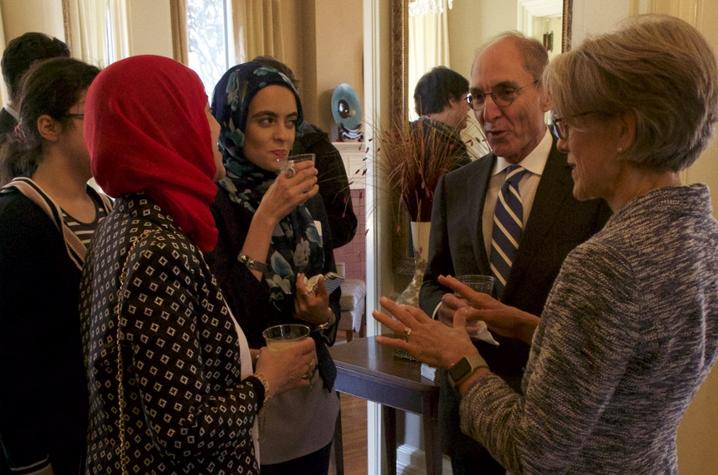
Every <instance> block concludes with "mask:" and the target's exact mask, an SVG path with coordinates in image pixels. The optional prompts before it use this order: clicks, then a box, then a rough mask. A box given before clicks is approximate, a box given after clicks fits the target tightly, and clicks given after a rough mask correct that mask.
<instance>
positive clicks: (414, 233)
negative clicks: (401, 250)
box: [396, 221, 431, 307]
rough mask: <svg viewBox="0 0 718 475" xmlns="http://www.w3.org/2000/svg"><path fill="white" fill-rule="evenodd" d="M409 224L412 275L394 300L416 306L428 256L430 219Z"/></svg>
mask: <svg viewBox="0 0 718 475" xmlns="http://www.w3.org/2000/svg"><path fill="white" fill-rule="evenodd" d="M410 226H411V243H412V246H413V248H414V275H413V276H412V278H411V282H409V285H407V287H406V288H405V289H404V291H403V292H402V293H401V294H399V296H398V297H397V299H396V302H397V303H400V304H406V305H414V306H417V307H418V306H419V292H420V291H421V284H422V282H423V281H424V271H425V270H426V261H427V260H428V258H429V232H430V231H431V221H412V222H411V225H410Z"/></svg>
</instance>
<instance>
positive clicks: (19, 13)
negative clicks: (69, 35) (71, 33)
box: [0, 0, 65, 43]
mask: <svg viewBox="0 0 718 475" xmlns="http://www.w3.org/2000/svg"><path fill="white" fill-rule="evenodd" d="M0 6H2V21H3V28H4V29H5V42H6V43H7V42H8V41H10V40H11V39H13V38H15V37H17V36H20V35H22V34H23V33H26V32H28V31H38V32H41V33H45V34H48V35H51V36H54V37H56V38H59V39H61V40H63V41H64V40H65V30H64V27H63V20H62V0H2V1H0Z"/></svg>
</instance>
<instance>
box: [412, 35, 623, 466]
mask: <svg viewBox="0 0 718 475" xmlns="http://www.w3.org/2000/svg"><path fill="white" fill-rule="evenodd" d="M547 63H548V57H547V54H546V51H545V49H544V48H543V46H542V45H541V44H540V43H539V42H538V41H535V40H533V39H527V38H525V37H523V36H522V35H520V34H517V33H507V34H504V35H501V36H499V37H498V38H496V39H495V40H493V41H491V42H490V43H488V44H487V45H485V46H484V47H483V48H482V49H481V50H479V52H478V53H477V56H476V58H475V60H474V64H473V66H472V72H471V90H470V92H471V97H470V101H471V107H472V108H473V109H474V112H475V114H476V116H477V118H478V120H479V122H480V123H481V125H482V126H483V128H484V131H485V133H486V136H487V139H488V143H489V145H490V146H491V148H492V150H493V152H492V153H490V154H488V155H486V156H484V157H482V158H481V159H479V160H477V161H475V162H473V163H471V164H469V165H466V166H464V167H462V168H460V169H458V170H456V171H454V172H451V173H449V174H447V175H446V176H444V177H443V178H442V180H441V181H440V182H439V185H438V186H437V189H436V193H435V196H434V205H433V210H432V216H431V221H432V225H431V237H430V243H429V262H428V266H427V271H426V275H425V277H424V283H423V286H422V289H421V297H420V302H421V307H422V309H423V310H424V311H425V312H427V313H428V314H430V315H432V314H433V315H435V317H436V318H439V319H441V320H442V321H444V322H445V323H447V324H449V325H450V324H451V322H452V321H453V314H454V312H455V311H456V310H457V309H458V308H460V307H461V306H463V305H466V303H465V302H464V301H463V300H461V299H459V298H458V297H456V296H454V295H453V294H451V293H449V292H447V289H446V288H444V287H442V286H441V285H440V284H439V283H438V282H437V278H438V276H439V275H449V274H450V275H456V276H458V275H462V274H484V275H493V276H494V277H495V279H496V281H497V285H496V289H495V290H496V293H497V296H498V297H499V298H500V299H501V301H503V302H505V303H507V304H509V305H512V306H515V307H518V308H520V309H522V310H525V311H527V312H530V313H532V314H534V315H540V314H541V310H542V309H543V306H544V302H545V300H546V297H547V295H548V292H549V290H550V289H551V286H552V284H553V281H554V279H555V277H556V275H557V274H558V271H559V268H560V267H561V264H562V262H563V260H564V258H565V257H566V255H567V254H568V252H569V251H571V249H573V248H574V247H575V246H576V245H578V244H580V243H581V242H583V241H585V240H586V239H588V238H589V237H590V236H591V235H592V234H593V233H595V232H596V231H597V230H599V229H600V228H601V227H602V226H603V224H604V222H605V220H606V219H607V218H608V215H609V211H608V207H607V206H606V205H605V204H604V203H603V202H599V201H587V202H578V201H576V200H575V199H574V198H573V196H572V193H571V192H572V188H573V181H572V179H571V171H570V169H569V168H568V166H567V164H566V156H565V155H564V154H563V153H561V152H560V151H558V150H557V149H556V144H555V142H554V141H553V140H552V138H551V134H550V133H549V132H548V130H547V128H546V125H545V123H544V114H545V112H546V111H547V110H548V109H549V104H548V100H547V98H546V95H545V94H544V91H543V90H542V85H541V75H542V73H543V69H544V67H545V66H546V64H547ZM510 165H518V166H519V167H520V168H519V170H520V171H521V172H522V175H521V178H520V181H518V184H517V186H518V194H519V195H520V201H521V203H522V213H523V216H522V217H519V221H520V222H522V227H523V230H522V231H521V233H520V237H517V239H516V241H517V244H518V248H517V249H516V250H515V254H514V255H513V256H512V257H511V258H509V259H507V258H506V256H505V255H503V258H504V261H509V262H508V269H509V270H508V271H507V270H506V268H505V267H504V268H501V267H500V265H499V267H497V265H496V264H494V263H495V260H494V259H495V256H497V255H500V254H501V253H500V252H498V251H497V249H493V247H495V246H497V242H496V241H497V239H496V234H495V231H494V227H495V226H497V225H498V224H499V223H496V219H495V212H496V211H497V201H500V197H499V195H501V193H502V191H501V190H502V185H504V182H505V181H506V180H507V175H508V172H507V167H509V166H510ZM520 213H521V212H520ZM520 213H519V214H520ZM492 236H493V239H492ZM492 241H493V242H492ZM505 264H506V262H504V265H505ZM495 338H496V339H497V340H498V341H499V343H500V345H499V346H492V345H491V344H489V343H485V342H483V341H476V345H477V347H478V348H479V349H480V351H481V355H482V356H484V358H485V359H486V361H487V363H488V364H489V366H490V368H491V370H492V371H493V372H495V373H496V374H498V375H499V376H501V377H502V378H504V379H505V380H506V381H507V382H508V383H509V384H510V385H511V386H512V387H514V388H515V389H520V382H521V376H522V373H523V368H524V365H525V364H526V361H527V358H528V353H529V347H528V346H527V345H525V344H523V343H521V342H518V341H516V340H510V339H506V338H501V337H498V336H495ZM439 380H440V383H441V397H440V403H439V417H440V424H441V426H442V442H443V446H444V450H445V451H446V452H447V453H448V454H449V455H450V456H451V459H452V468H453V472H454V474H455V475H460V474H465V473H471V474H477V473H479V474H486V473H489V474H494V473H496V474H499V473H500V474H503V473H505V470H504V469H503V467H501V466H500V465H499V464H498V463H497V462H496V461H494V460H493V459H492V458H491V456H490V455H489V454H488V452H487V451H486V450H485V449H484V448H483V447H481V446H480V445H479V444H478V443H477V442H475V441H473V440H472V439H470V438H469V437H467V436H465V435H463V434H462V433H461V432H460V428H459V413H458V407H459V398H458V395H457V393H456V392H454V390H453V388H452V387H451V386H450V385H449V382H448V379H447V373H446V371H440V372H439Z"/></svg>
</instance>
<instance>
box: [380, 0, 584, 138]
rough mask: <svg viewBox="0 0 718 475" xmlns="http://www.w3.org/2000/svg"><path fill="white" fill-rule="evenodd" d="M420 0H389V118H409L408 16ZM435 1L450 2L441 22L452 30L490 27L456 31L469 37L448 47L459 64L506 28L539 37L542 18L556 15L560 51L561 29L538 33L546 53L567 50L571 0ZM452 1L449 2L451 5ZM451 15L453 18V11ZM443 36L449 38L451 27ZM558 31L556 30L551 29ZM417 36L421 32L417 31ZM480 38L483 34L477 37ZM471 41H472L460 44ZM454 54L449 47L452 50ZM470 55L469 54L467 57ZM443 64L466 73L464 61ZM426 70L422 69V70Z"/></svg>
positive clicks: (569, 38) (549, 28)
mask: <svg viewBox="0 0 718 475" xmlns="http://www.w3.org/2000/svg"><path fill="white" fill-rule="evenodd" d="M415 1H418V2H419V3H424V2H422V1H421V0H391V72H392V74H391V78H392V79H391V81H392V84H391V91H392V95H391V108H392V118H391V119H392V123H395V124H400V123H405V122H406V121H408V120H409V99H410V98H411V96H412V95H413V90H411V89H413V86H412V85H410V84H409V69H410V64H409V61H410V60H409V38H410V34H411V32H410V31H409V30H410V21H409V9H410V3H414V2H415ZM426 3H427V4H428V3H436V4H438V5H442V4H443V5H446V6H449V8H450V10H449V12H448V16H449V21H448V22H445V25H444V26H445V27H447V28H448V29H449V30H451V28H452V27H461V26H464V27H466V28H468V29H471V28H474V26H475V28H476V29H477V30H478V29H481V28H482V27H486V28H485V29H487V30H488V29H489V28H490V29H491V33H490V34H488V35H485V37H482V36H481V35H475V34H472V35H466V34H462V35H457V36H459V37H460V38H473V39H471V40H463V41H461V42H460V43H461V44H455V43H451V48H452V51H453V50H456V51H457V53H459V54H458V56H461V60H460V61H459V64H464V63H468V62H470V61H471V60H472V59H473V51H474V50H475V49H476V48H478V47H479V46H480V45H481V44H482V43H483V42H484V41H486V40H488V39H489V38H491V37H493V36H495V35H496V34H497V33H500V32H502V31H507V30H517V29H518V30H520V31H522V32H524V34H527V35H528V36H534V37H537V34H533V35H532V33H538V34H540V30H541V29H542V28H544V27H543V26H542V24H541V21H543V20H542V19H545V21H546V22H549V21H554V20H558V18H559V16H560V22H561V23H560V35H561V38H560V45H561V48H560V51H559V49H558V48H557V47H556V46H558V43H559V42H558V41H554V39H555V36H558V34H559V32H554V31H550V30H551V28H552V27H551V26H548V27H546V29H545V30H544V31H545V33H543V34H541V36H539V37H538V39H539V40H540V41H541V40H542V41H543V43H544V45H545V46H546V47H547V49H549V50H552V51H553V53H550V55H553V54H558V53H559V52H563V51H567V50H568V49H570V47H571V13H572V7H573V0H515V5H513V4H512V2H496V1H491V0H471V1H466V0H453V1H452V0H436V1H435V2H426ZM452 6H453V8H452ZM462 9H472V12H471V14H468V15H467V14H465V13H464V12H462V11H460V10H462ZM452 15H453V19H452V18H451V16H452ZM448 33H449V34H447V35H446V36H448V37H449V41H450V42H451V35H450V31H449V32H448ZM554 33H556V34H554ZM416 36H420V35H416ZM481 38H483V39H481ZM467 41H470V42H471V44H469V45H467V44H464V43H466V42H467ZM452 58H453V53H452ZM469 58H470V59H469ZM451 63H452V64H448V65H447V66H448V67H450V68H452V69H454V70H456V71H458V72H460V73H461V74H464V75H468V71H466V70H467V69H468V66H465V67H463V68H462V67H458V66H457V64H454V60H453V59H452V61H451ZM424 72H425V71H424Z"/></svg>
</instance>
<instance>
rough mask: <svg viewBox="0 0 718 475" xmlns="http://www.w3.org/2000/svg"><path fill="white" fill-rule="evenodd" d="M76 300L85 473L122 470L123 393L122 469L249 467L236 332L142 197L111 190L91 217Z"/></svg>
mask: <svg viewBox="0 0 718 475" xmlns="http://www.w3.org/2000/svg"><path fill="white" fill-rule="evenodd" d="M145 230H152V232H151V233H150V234H149V235H147V234H146V235H144V236H143V237H142V239H141V240H140V242H139V244H138V246H137V247H136V250H135V252H133V253H132V255H129V257H127V255H128V250H129V249H130V247H131V243H132V242H134V241H135V240H136V239H137V238H138V237H139V236H141V235H142V234H143V231H145ZM125 259H128V262H127V266H126V267H127V274H126V277H125V286H126V290H125V293H124V296H125V297H124V304H123V306H122V312H121V315H122V318H121V320H120V323H121V330H122V331H121V332H118V329H117V326H116V325H117V322H118V315H117V314H116V309H115V305H116V296H117V294H118V290H117V289H118V288H119V287H120V285H119V278H120V272H121V269H122V268H123V266H124V265H125ZM80 299H81V304H80V310H81V317H82V322H83V331H82V336H83V348H84V353H85V358H86V361H87V365H88V384H89V387H90V420H89V429H88V458H87V466H88V470H89V472H90V473H120V471H121V464H120V456H121V452H122V451H121V450H119V445H120V428H119V427H120V424H118V420H119V417H118V414H119V412H120V410H121V409H120V408H121V406H122V403H124V409H123V413H124V420H125V423H124V430H123V431H122V434H124V439H125V446H126V450H124V455H125V457H126V458H125V460H126V461H127V463H126V468H127V471H128V472H129V473H142V474H146V473H172V474H174V473H217V474H224V473H233V474H236V473H238V474H253V473H258V472H259V470H258V466H257V461H256V457H255V453H254V445H253V439H252V427H253V425H254V419H255V416H256V414H257V411H258V410H259V406H260V402H259V401H258V398H259V397H260V394H262V389H260V388H259V387H257V386H255V384H258V382H257V380H256V379H254V378H249V379H244V380H242V379H241V365H240V349H239V343H238V341H239V337H238V333H237V332H236V331H235V327H234V322H233V321H232V318H231V316H230V314H229V312H228V310H227V307H226V305H225V304H224V299H223V297H222V294H221V292H220V290H219V287H218V286H217V284H216V281H215V279H214V278H213V276H212V274H211V272H210V270H209V268H208V267H207V265H206V264H205V262H204V259H203V256H202V254H201V253H200V252H199V251H198V249H197V248H196V247H195V246H194V245H193V244H192V243H191V242H190V240H189V239H188V238H187V237H186V236H185V235H184V234H183V233H182V232H180V231H179V230H178V229H177V228H176V227H175V226H174V224H173V222H172V219H171V218H170V217H168V216H167V215H166V214H165V213H164V212H163V211H162V209H161V208H159V207H158V206H157V205H155V204H154V203H153V202H152V201H150V200H149V199H148V198H147V197H145V196H143V195H128V196H125V197H122V198H120V199H118V200H117V201H116V204H115V209H114V211H113V212H112V213H111V214H110V215H109V216H108V217H107V219H105V220H104V221H103V223H102V224H101V225H100V226H99V227H98V229H97V232H96V234H95V237H94V241H93V246H92V250H91V251H90V253H89V255H88V259H87V263H86V267H85V270H84V274H83V279H82V283H81V290H80ZM118 333H119V334H120V335H121V337H120V339H119V340H120V344H119V346H120V347H121V349H122V350H121V353H120V354H118V338H117V336H118ZM119 356H121V358H118V357H119ZM120 364H121V367H122V372H123V378H122V388H119V387H118V384H117V379H116V376H117V373H118V365H120ZM120 389H122V391H123V392H124V394H121V393H118V390H120Z"/></svg>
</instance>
